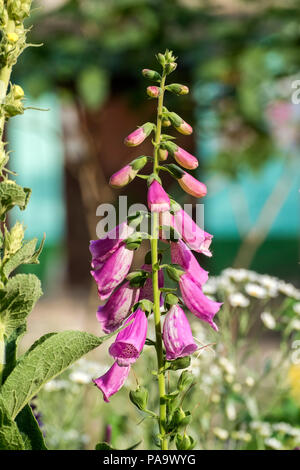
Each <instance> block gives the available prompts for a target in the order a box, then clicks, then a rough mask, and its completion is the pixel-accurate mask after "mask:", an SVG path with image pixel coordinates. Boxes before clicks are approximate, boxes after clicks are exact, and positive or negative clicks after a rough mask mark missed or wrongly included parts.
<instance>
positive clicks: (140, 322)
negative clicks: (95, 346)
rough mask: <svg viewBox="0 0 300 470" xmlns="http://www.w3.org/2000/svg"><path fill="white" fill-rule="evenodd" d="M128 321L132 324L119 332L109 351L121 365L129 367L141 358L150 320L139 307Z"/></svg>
mask: <svg viewBox="0 0 300 470" xmlns="http://www.w3.org/2000/svg"><path fill="white" fill-rule="evenodd" d="M132 320H133V321H132ZM130 322H131V323H130ZM126 323H130V325H128V326H127V327H125V328H123V330H121V331H120V333H118V335H117V337H116V340H115V342H114V343H113V344H112V345H111V346H110V348H109V353H110V354H111V355H112V356H113V358H114V359H115V360H116V361H117V363H118V365H119V366H121V367H127V366H129V365H131V364H132V363H133V362H135V361H136V360H137V359H138V358H139V355H140V353H141V352H142V349H143V347H144V344H145V341H146V336H147V326H148V322H147V317H146V315H145V312H143V310H141V309H137V310H136V312H134V314H133V315H131V316H130V317H129V318H128V319H127V320H126Z"/></svg>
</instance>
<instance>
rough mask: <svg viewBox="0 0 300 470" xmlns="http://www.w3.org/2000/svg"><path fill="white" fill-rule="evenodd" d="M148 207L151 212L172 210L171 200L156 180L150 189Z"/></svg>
mask: <svg viewBox="0 0 300 470" xmlns="http://www.w3.org/2000/svg"><path fill="white" fill-rule="evenodd" d="M148 207H149V210H150V211H151V212H163V211H167V210H169V209H170V198H169V196H168V195H167V193H166V191H165V190H164V189H163V187H162V185H161V184H159V182H158V181H156V180H153V181H152V183H151V184H150V187H149V189H148Z"/></svg>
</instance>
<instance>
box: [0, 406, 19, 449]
mask: <svg viewBox="0 0 300 470" xmlns="http://www.w3.org/2000/svg"><path fill="white" fill-rule="evenodd" d="M24 449H25V445H24V441H23V439H22V436H21V434H20V432H19V430H18V426H17V425H16V423H15V422H14V421H13V420H12V419H11V418H10V416H9V413H8V411H7V409H6V407H5V405H4V402H3V400H2V399H1V398H0V450H24Z"/></svg>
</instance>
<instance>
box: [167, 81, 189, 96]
mask: <svg viewBox="0 0 300 470" xmlns="http://www.w3.org/2000/svg"><path fill="white" fill-rule="evenodd" d="M166 90H168V91H171V92H172V93H175V95H187V94H188V93H189V89H188V87H187V86H186V85H181V84H180V83H171V85H167V86H166Z"/></svg>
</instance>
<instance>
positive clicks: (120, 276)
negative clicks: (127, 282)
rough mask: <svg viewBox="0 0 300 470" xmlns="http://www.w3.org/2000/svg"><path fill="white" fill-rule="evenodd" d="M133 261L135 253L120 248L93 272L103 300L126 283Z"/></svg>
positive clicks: (122, 247)
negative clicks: (122, 283)
mask: <svg viewBox="0 0 300 470" xmlns="http://www.w3.org/2000/svg"><path fill="white" fill-rule="evenodd" d="M132 259H133V251H132V250H128V249H127V248H126V246H125V245H122V246H120V247H119V248H118V249H117V251H115V252H114V253H113V254H112V255H111V256H110V257H109V258H108V260H106V261H105V263H104V264H102V265H101V267H100V268H99V269H96V270H94V271H91V274H92V276H93V277H94V279H95V281H96V282H97V285H98V294H99V297H100V299H101V300H105V299H107V298H108V297H109V296H110V295H111V293H112V292H113V291H114V289H115V288H116V287H117V286H118V285H119V284H121V282H123V281H124V279H125V277H126V276H127V274H128V272H129V270H130V266H131V263H132Z"/></svg>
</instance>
